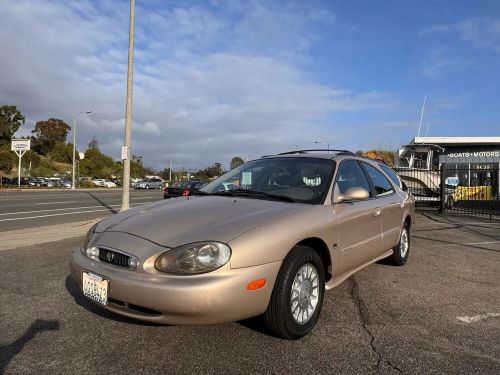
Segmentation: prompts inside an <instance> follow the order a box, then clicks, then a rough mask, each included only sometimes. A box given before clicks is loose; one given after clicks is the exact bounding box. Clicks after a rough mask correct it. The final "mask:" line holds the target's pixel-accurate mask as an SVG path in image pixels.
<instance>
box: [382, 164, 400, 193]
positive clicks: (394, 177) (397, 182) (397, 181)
mask: <svg viewBox="0 0 500 375" xmlns="http://www.w3.org/2000/svg"><path fill="white" fill-rule="evenodd" d="M378 166H379V167H380V168H381V169H382V170H383V171H384V172H385V174H386V175H387V176H389V178H390V179H391V180H392V181H393V182H394V184H395V185H396V186H398V187H400V188H402V187H403V184H402V183H401V180H400V179H399V176H398V174H397V173H396V172H395V171H394V170H393V169H392V168H389V167H388V166H387V165H384V164H379V165H378Z"/></svg>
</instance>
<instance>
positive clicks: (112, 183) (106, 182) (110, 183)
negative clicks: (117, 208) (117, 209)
mask: <svg viewBox="0 0 500 375" xmlns="http://www.w3.org/2000/svg"><path fill="white" fill-rule="evenodd" d="M104 186H106V187H108V188H114V187H116V184H115V183H114V182H113V181H110V180H104Z"/></svg>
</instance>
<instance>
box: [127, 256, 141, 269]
mask: <svg viewBox="0 0 500 375" xmlns="http://www.w3.org/2000/svg"><path fill="white" fill-rule="evenodd" d="M138 265H139V261H138V260H137V259H135V258H132V257H130V258H128V267H129V268H132V269H135V268H137V266H138Z"/></svg>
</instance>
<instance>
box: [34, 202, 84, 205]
mask: <svg viewBox="0 0 500 375" xmlns="http://www.w3.org/2000/svg"><path fill="white" fill-rule="evenodd" d="M63 203H76V201H59V202H40V203H35V204H40V205H42V204H63Z"/></svg>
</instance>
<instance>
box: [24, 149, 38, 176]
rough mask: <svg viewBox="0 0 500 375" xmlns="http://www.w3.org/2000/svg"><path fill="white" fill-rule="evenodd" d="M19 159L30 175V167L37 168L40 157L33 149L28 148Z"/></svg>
mask: <svg viewBox="0 0 500 375" xmlns="http://www.w3.org/2000/svg"><path fill="white" fill-rule="evenodd" d="M21 161H22V163H23V165H24V168H25V169H27V170H28V175H30V174H31V169H32V168H37V167H38V166H39V165H40V161H41V159H40V156H38V154H37V153H36V152H35V151H33V150H29V151H26V153H25V154H24V155H23V158H22V159H21Z"/></svg>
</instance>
